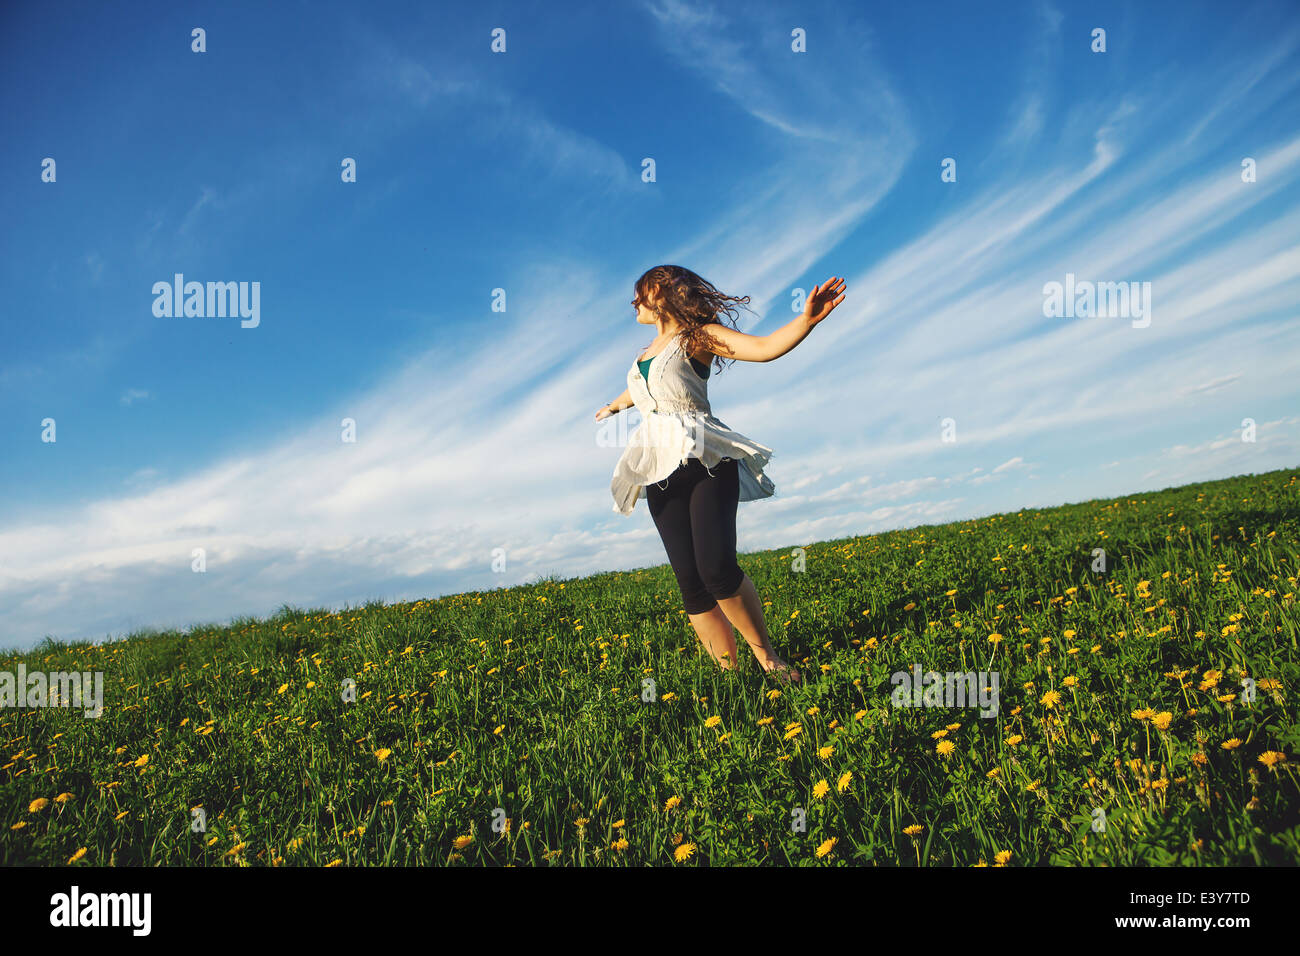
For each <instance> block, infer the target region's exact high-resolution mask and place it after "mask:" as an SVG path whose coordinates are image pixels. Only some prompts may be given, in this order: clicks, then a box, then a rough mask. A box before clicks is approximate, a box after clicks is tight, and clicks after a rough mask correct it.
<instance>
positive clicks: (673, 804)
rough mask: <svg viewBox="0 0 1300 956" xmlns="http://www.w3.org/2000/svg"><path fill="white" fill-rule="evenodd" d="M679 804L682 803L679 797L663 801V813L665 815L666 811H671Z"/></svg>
mask: <svg viewBox="0 0 1300 956" xmlns="http://www.w3.org/2000/svg"><path fill="white" fill-rule="evenodd" d="M681 802H682V798H681V797H678V796H671V797H669V798H668V799H667V800H666V801H664V812H665V813H666V812H667V811H669V810H672V809H673V808H674V807H676V806H677V805H678V804H679V803H681Z"/></svg>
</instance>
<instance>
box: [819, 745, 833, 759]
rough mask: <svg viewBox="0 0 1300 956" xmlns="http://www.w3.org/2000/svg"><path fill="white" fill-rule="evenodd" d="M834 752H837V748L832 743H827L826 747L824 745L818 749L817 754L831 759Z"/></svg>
mask: <svg viewBox="0 0 1300 956" xmlns="http://www.w3.org/2000/svg"><path fill="white" fill-rule="evenodd" d="M833 753H835V748H834V747H832V746H831V745H830V744H827V745H826V746H825V747H822V748H820V749H819V750H818V751H817V756H819V757H821V758H822V759H823V760H830V759H831V754H833Z"/></svg>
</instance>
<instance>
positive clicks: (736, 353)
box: [705, 276, 844, 362]
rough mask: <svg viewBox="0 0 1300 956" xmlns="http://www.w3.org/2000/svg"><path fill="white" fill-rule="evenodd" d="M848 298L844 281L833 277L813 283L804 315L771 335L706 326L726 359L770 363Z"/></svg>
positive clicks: (722, 326)
mask: <svg viewBox="0 0 1300 956" xmlns="http://www.w3.org/2000/svg"><path fill="white" fill-rule="evenodd" d="M843 301H844V280H843V279H841V278H839V277H838V276H832V277H831V278H830V279H828V280H827V281H826V282H824V283H822V284H821V285H816V286H813V290H812V292H811V293H809V295H808V300H807V301H806V302H805V303H804V307H803V314H802V315H799V316H797V317H796V318H794V319H793V320H791V321H790V322H789V323H788V324H786V325H783V326H782V327H781V328H779V329H777V330H776V331H775V332H770V333H768V334H767V335H746V334H745V333H744V332H738V331H736V330H735V329H732V328H728V327H727V326H725V325H722V324H721V323H717V324H710V325H707V326H705V328H706V329H708V332H709V335H710V337H712V339H713V341H714V342H715V343H717V345H718V348H715V349H714V351H715V352H716V353H717V354H718V355H721V356H722V357H723V358H729V359H738V360H739V361H741V362H770V361H772V360H773V359H778V358H780V357H781V356H782V355H784V354H785V353H786V352H789V351H790V350H791V349H793V348H794V347H795V346H796V345H798V344H799V343H800V342H802V341H803V340H804V339H805V338H806V337H807V335H808V333H809V332H811V331H812V330H813V328H814V327H815V326H816V325H817V323H818V322H820V321H822V319H824V318H826V316H828V315H830V314H831V312H832V311H833V310H834V309H835V307H836V306H837V305H839V304H840V303H841V302H843Z"/></svg>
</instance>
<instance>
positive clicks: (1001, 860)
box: [993, 850, 1011, 866]
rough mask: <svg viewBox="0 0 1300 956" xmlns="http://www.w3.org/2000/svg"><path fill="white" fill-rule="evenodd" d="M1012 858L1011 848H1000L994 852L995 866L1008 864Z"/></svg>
mask: <svg viewBox="0 0 1300 956" xmlns="http://www.w3.org/2000/svg"><path fill="white" fill-rule="evenodd" d="M1010 859H1011V851H1010V850H999V851H998V852H997V853H995V854H993V863H994V865H995V866H1006V865H1007V861H1008V860H1010Z"/></svg>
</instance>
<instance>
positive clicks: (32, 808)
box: [27, 797, 50, 813]
mask: <svg viewBox="0 0 1300 956" xmlns="http://www.w3.org/2000/svg"><path fill="white" fill-rule="evenodd" d="M49 805H50V801H49V800H47V799H45V797H37V798H36V799H35V800H33V801H32V802H31V803H29V804H27V812H28V813H39V812H40V811H41V810H44V809H45V808H46V807H48V806H49Z"/></svg>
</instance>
